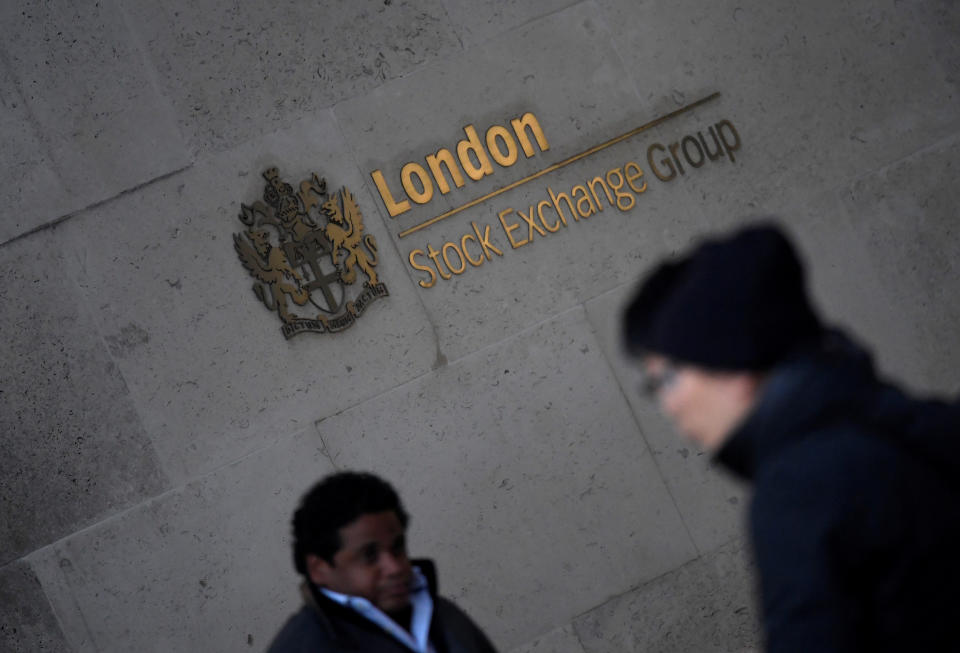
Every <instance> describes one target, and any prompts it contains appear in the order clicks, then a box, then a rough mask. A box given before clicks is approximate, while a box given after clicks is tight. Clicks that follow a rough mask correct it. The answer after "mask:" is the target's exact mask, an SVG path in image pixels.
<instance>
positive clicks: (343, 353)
mask: <svg viewBox="0 0 960 653" xmlns="http://www.w3.org/2000/svg"><path fill="white" fill-rule="evenodd" d="M324 118H325V119H324V120H321V119H320V117H318V118H316V119H313V120H311V121H308V122H305V123H301V124H298V125H296V126H294V127H292V128H291V129H289V130H286V131H283V132H278V133H276V134H272V135H270V136H267V137H264V138H262V139H259V140H257V141H252V142H250V143H248V144H246V145H244V146H243V147H240V148H237V149H235V150H231V151H229V152H225V153H222V154H219V155H216V156H214V157H211V158H209V159H204V160H201V161H198V163H197V164H196V165H195V166H193V167H192V168H191V169H190V170H189V171H186V172H184V173H182V174H180V175H177V176H176V177H173V178H170V179H167V180H164V181H162V182H159V183H156V184H153V185H151V186H150V187H149V188H145V189H143V190H142V191H141V192H139V193H137V194H133V195H129V196H126V197H123V198H120V199H118V200H117V201H116V202H111V203H110V204H109V205H107V206H104V207H101V208H100V209H99V210H97V211H96V212H93V213H91V214H89V215H84V216H82V217H81V218H80V219H77V220H74V221H71V222H70V223H69V224H67V225H65V226H64V227H63V229H62V231H61V230H58V234H59V236H58V238H59V240H60V241H61V242H62V245H63V247H65V248H66V249H67V250H68V251H70V252H71V257H70V269H71V272H72V274H73V275H75V276H76V278H77V279H78V282H79V284H80V286H81V288H82V290H83V292H84V296H85V297H86V298H87V300H88V301H89V302H90V304H91V305H92V306H93V307H95V309H96V312H95V319H96V321H97V323H98V325H99V327H100V329H101V330H102V331H103V333H104V334H105V340H106V342H107V343H108V345H109V346H110V348H111V352H112V354H113V355H114V357H115V359H116V362H117V366H118V367H119V368H120V370H121V371H122V372H123V374H124V376H125V378H126V379H127V382H128V384H129V386H130V391H131V393H132V395H133V396H134V399H135V402H136V404H137V408H138V410H139V412H140V415H141V417H142V419H143V422H144V425H145V427H146V429H147V431H148V433H149V434H150V436H151V438H152V439H153V441H154V444H155V446H156V449H157V451H158V454H159V456H160V460H161V462H162V464H163V467H164V469H165V470H166V471H167V473H168V474H169V475H170V476H171V478H173V479H174V480H175V481H178V482H183V481H184V480H187V479H190V478H193V477H195V476H197V475H201V474H203V473H204V472H206V471H208V470H212V469H215V468H217V467H219V466H221V465H224V464H227V463H229V462H231V461H233V460H236V459H237V458H240V457H242V456H243V455H245V454H247V453H249V452H251V451H254V450H256V449H257V448H260V447H262V446H265V445H267V444H269V443H270V442H272V441H273V440H274V439H275V438H277V437H281V436H283V435H286V434H289V433H292V432H296V431H297V430H299V429H301V428H303V426H305V425H307V424H311V423H312V422H313V421H314V420H316V419H318V418H320V417H323V416H324V415H327V414H330V413H333V412H335V411H337V410H342V409H343V408H344V407H347V406H350V405H353V404H355V403H359V402H361V401H363V400H364V399H367V398H369V397H372V396H374V395H376V394H377V393H379V392H383V391H384V390H386V389H388V388H391V387H394V386H395V385H397V384H399V383H402V382H404V381H407V380H409V379H411V378H413V377H415V376H417V375H419V374H422V373H424V372H426V371H428V370H430V369H431V367H432V366H433V365H434V364H435V362H436V359H437V353H436V344H435V341H434V336H433V330H432V328H431V326H430V324H429V322H428V321H427V318H426V317H425V316H424V314H423V310H422V308H421V306H420V305H419V300H418V298H417V296H416V295H415V293H414V289H413V288H412V287H411V284H410V282H409V280H408V279H407V278H405V275H404V273H403V271H402V270H401V269H400V267H399V265H398V262H397V260H396V255H395V253H394V251H393V250H392V248H391V247H390V239H389V236H388V235H386V234H384V233H383V229H382V225H381V224H380V221H379V218H378V217H377V213H376V211H374V210H372V208H371V207H370V206H369V202H367V201H365V200H364V198H365V197H367V191H366V189H365V188H364V180H363V178H362V177H361V176H360V175H359V173H358V172H357V171H356V169H355V168H354V167H352V166H351V165H350V161H351V157H350V155H349V152H348V151H347V150H346V149H345V145H344V144H343V142H342V140H341V139H340V137H339V134H338V132H337V130H336V127H335V126H334V125H333V123H332V121H331V120H330V116H329V114H327V115H326V116H324ZM278 162H280V164H281V165H282V169H281V171H280V173H281V176H282V177H283V178H284V179H285V180H287V181H288V182H290V183H292V184H295V185H297V186H298V187H299V182H300V180H301V179H305V178H309V177H310V175H311V173H313V172H316V173H317V174H318V175H320V176H325V177H326V179H327V181H328V184H329V188H330V190H331V191H333V190H334V189H338V188H340V187H341V186H347V187H349V188H350V189H351V191H352V192H353V193H354V195H355V196H356V197H357V198H358V202H359V203H360V208H361V211H362V213H363V214H364V216H365V217H364V228H365V233H366V234H373V235H375V236H376V238H377V241H378V242H379V243H380V245H379V249H380V253H379V258H380V262H379V264H378V265H377V267H376V270H377V273H378V275H379V276H380V279H381V280H382V281H383V282H384V283H385V284H386V285H387V287H388V289H389V292H390V296H389V297H386V298H383V299H379V300H377V301H375V302H373V303H372V304H370V305H369V307H368V308H367V310H366V312H365V313H364V314H363V315H362V316H361V318H360V319H359V320H358V321H357V323H356V324H355V325H353V326H352V327H350V328H349V329H348V330H346V331H343V332H340V333H323V334H316V333H304V334H300V335H296V336H294V337H293V338H292V339H290V340H285V339H284V337H283V335H282V334H281V332H280V327H281V320H280V318H279V316H278V314H277V312H276V311H270V310H268V309H267V308H266V307H265V306H264V305H263V304H262V303H261V302H260V300H259V299H257V297H256V296H255V294H254V292H253V290H252V287H253V284H254V278H253V277H252V276H251V275H250V273H249V272H248V271H247V270H246V269H245V268H244V267H243V265H242V264H241V262H240V259H239V258H238V256H237V253H236V251H235V250H234V242H233V235H234V234H239V233H241V231H242V229H243V228H244V226H243V224H242V223H241V222H240V220H239V219H238V218H237V216H238V214H239V213H240V204H241V203H248V204H249V203H252V202H253V201H255V200H257V199H259V198H260V197H261V196H262V193H263V188H264V186H265V185H266V183H267V182H266V181H265V180H264V179H263V177H261V172H262V171H263V170H264V169H266V168H267V167H269V166H272V165H277V164H278ZM130 216H136V219H130ZM359 276H360V278H361V279H363V278H364V277H363V275H362V274H361V275H359ZM360 283H361V282H359V281H358V282H355V283H354V286H356V287H359V286H360ZM354 291H355V292H359V290H356V289H354ZM315 312H317V313H318V312H319V311H315Z"/></svg>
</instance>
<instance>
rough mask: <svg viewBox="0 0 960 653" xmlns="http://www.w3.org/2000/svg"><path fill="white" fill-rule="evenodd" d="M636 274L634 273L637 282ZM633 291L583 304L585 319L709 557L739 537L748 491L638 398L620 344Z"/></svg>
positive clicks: (636, 373)
mask: <svg viewBox="0 0 960 653" xmlns="http://www.w3.org/2000/svg"><path fill="white" fill-rule="evenodd" d="M653 264H654V263H653V262H651V263H650V266H652V265H653ZM648 267H649V266H648ZM642 274H643V271H642V270H639V269H638V270H637V273H636V275H637V280H639V279H640V278H641V275H642ZM636 285H637V283H636V282H633V283H628V284H624V285H623V286H621V287H620V288H617V289H614V290H612V291H610V292H608V293H605V294H603V295H601V296H600V297H597V298H596V299H593V300H591V301H589V302H587V304H586V310H587V315H588V316H589V318H590V322H591V323H592V324H593V327H594V331H595V333H596V334H597V339H598V340H599V342H600V346H601V347H602V349H603V352H604V354H605V355H606V357H607V359H608V360H609V361H610V366H611V367H612V369H613V371H614V374H615V375H616V377H617V383H618V384H619V387H620V388H621V389H622V391H623V394H624V395H625V396H626V398H627V401H628V402H629V404H630V407H631V409H632V410H633V412H634V415H636V419H637V422H638V423H639V425H640V428H641V430H642V433H643V437H644V439H645V440H646V442H647V445H648V446H649V447H650V452H651V453H652V454H653V459H654V460H655V461H656V464H657V467H658V468H659V469H660V473H661V474H662V475H663V478H664V480H665V482H666V484H667V487H668V488H670V494H671V495H672V496H673V499H674V501H676V504H677V509H678V510H679V511H680V514H681V515H682V516H683V521H684V524H685V525H686V527H687V529H688V530H689V532H690V535H691V537H692V538H693V541H694V542H695V543H696V545H697V550H698V551H701V552H706V551H712V550H713V549H715V548H717V547H718V546H720V545H721V544H723V543H725V542H728V541H730V539H731V538H734V537H737V536H739V535H742V533H743V532H744V530H745V519H746V507H747V503H748V501H749V489H748V488H747V487H746V486H744V485H743V484H742V483H740V482H739V481H737V480H735V479H734V478H733V477H732V476H731V475H730V474H729V473H727V472H726V471H725V470H723V469H722V468H719V467H717V466H716V465H715V464H714V463H713V461H712V460H711V457H710V455H709V454H707V453H705V452H703V451H701V450H699V449H698V448H697V446H696V445H695V444H694V443H692V442H686V441H684V440H683V439H682V438H681V437H680V436H679V435H678V434H677V433H676V432H675V430H674V429H673V427H672V426H671V425H670V424H669V422H668V421H667V420H666V419H665V418H664V417H663V416H662V415H661V414H660V411H659V409H658V407H657V405H656V403H655V401H654V400H653V399H650V398H648V397H646V396H644V395H643V394H642V392H641V384H640V380H641V376H640V367H639V364H638V363H637V362H636V361H634V360H632V359H630V358H628V357H627V355H626V354H625V353H624V351H623V348H622V344H621V340H620V338H621V336H620V333H621V319H622V314H623V309H624V307H625V306H626V304H627V303H628V302H629V300H630V299H631V298H632V296H633V293H634V291H635V289H636Z"/></svg>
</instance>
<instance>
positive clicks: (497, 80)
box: [334, 3, 738, 361]
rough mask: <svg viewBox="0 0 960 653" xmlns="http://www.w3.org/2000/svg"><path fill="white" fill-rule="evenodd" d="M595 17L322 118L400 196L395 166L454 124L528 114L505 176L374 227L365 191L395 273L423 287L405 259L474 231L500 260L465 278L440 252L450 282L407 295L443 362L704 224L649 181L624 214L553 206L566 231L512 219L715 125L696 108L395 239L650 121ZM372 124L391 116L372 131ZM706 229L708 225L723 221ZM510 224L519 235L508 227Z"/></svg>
mask: <svg viewBox="0 0 960 653" xmlns="http://www.w3.org/2000/svg"><path fill="white" fill-rule="evenodd" d="M595 11H596V7H595V6H593V5H592V4H590V3H587V4H585V5H578V6H576V7H572V8H570V9H568V10H565V11H562V12H559V13H556V14H553V15H551V16H549V17H547V18H546V19H544V20H541V21H537V22H535V23H531V24H529V25H526V26H524V27H523V28H522V29H519V30H517V31H516V32H511V33H510V34H508V35H506V36H504V37H500V38H498V39H495V40H493V41H489V42H487V43H484V44H483V45H482V46H481V47H477V48H474V49H472V50H471V51H470V52H469V56H464V57H462V58H458V59H453V60H450V61H448V62H445V63H444V64H443V65H437V66H431V67H430V68H428V69H425V70H422V71H419V72H418V73H417V74H415V75H411V76H409V77H406V78H404V79H402V80H397V81H395V82H391V83H388V84H385V85H383V86H382V87H380V88H378V89H377V90H376V91H374V92H373V93H371V94H370V95H369V96H364V97H360V98H356V99H354V100H351V101H349V102H344V103H342V104H340V105H338V106H337V107H336V108H335V110H334V111H335V114H336V115H337V118H338V120H339V122H340V123H341V125H343V128H344V131H345V132H346V133H347V135H348V139H349V140H351V141H352V142H354V143H356V144H357V149H358V157H357V158H358V161H359V163H360V165H361V167H363V168H364V170H365V172H366V173H367V174H369V173H370V172H371V171H373V170H377V169H380V170H382V171H383V174H384V176H385V178H386V179H387V180H388V181H387V184H388V186H389V187H391V188H392V189H394V190H393V192H399V191H398V190H397V189H399V188H401V186H400V171H401V169H402V167H403V166H404V164H405V162H416V161H418V160H419V161H424V157H425V156H426V155H427V154H431V153H433V152H436V151H437V150H438V149H439V148H441V147H446V148H453V151H455V150H456V147H457V142H458V140H460V139H463V138H464V137H465V136H464V130H463V127H464V126H465V125H467V124H473V125H475V127H476V128H477V129H478V130H479V133H480V134H483V133H485V132H486V129H487V128H488V127H489V126H490V125H494V124H500V125H509V124H510V123H509V121H510V119H512V118H515V117H518V116H520V115H523V114H524V113H525V112H527V111H530V112H533V113H534V114H535V115H536V117H537V119H538V121H539V123H540V125H541V127H542V128H543V132H544V135H545V137H546V139H547V141H548V144H549V149H548V150H547V151H542V152H541V151H539V150H538V149H537V148H536V146H535V147H534V152H535V154H534V155H533V156H532V157H531V158H525V157H523V156H520V157H519V161H518V162H517V163H516V164H515V165H513V166H511V167H508V168H501V167H498V166H496V165H494V169H495V172H494V174H492V175H489V176H487V177H484V178H483V179H481V180H479V181H477V182H468V183H467V184H466V185H465V187H464V188H462V189H456V190H451V192H450V193H448V194H447V195H441V194H440V193H439V192H437V193H435V197H434V199H433V200H432V201H431V202H430V203H428V204H426V205H422V206H421V205H416V204H412V208H411V210H409V211H407V212H406V213H403V214H401V215H399V216H398V217H397V218H389V217H387V216H388V214H387V211H386V208H385V206H384V203H383V201H381V199H380V197H379V195H378V194H377V193H376V191H375V190H374V193H373V197H372V199H371V201H372V202H373V203H374V204H375V205H376V206H377V207H378V208H379V209H380V210H381V212H382V214H383V215H384V216H385V217H384V220H385V222H386V223H387V229H388V230H389V231H390V233H391V234H394V235H397V237H396V239H395V242H396V243H397V247H398V249H399V251H400V255H401V257H402V259H403V261H404V266H405V269H406V270H407V272H408V274H410V275H411V278H412V279H414V280H415V281H416V282H417V283H420V282H423V283H424V284H426V285H429V283H430V276H429V275H428V274H426V273H424V272H421V271H418V270H415V269H414V268H412V267H410V265H409V263H408V260H409V256H410V254H411V252H413V250H416V249H419V250H421V251H423V252H429V251H430V248H431V247H432V248H434V250H442V249H443V248H444V243H455V244H457V245H460V244H463V243H464V240H463V238H464V237H466V236H469V237H470V238H475V237H476V233H477V232H479V233H480V234H481V236H483V235H485V234H487V229H489V234H490V235H489V239H490V241H491V243H492V246H493V247H496V248H497V249H498V251H499V252H500V253H495V252H492V251H489V252H488V258H489V260H487V259H483V260H484V262H483V264H482V265H481V266H479V267H474V266H473V265H471V264H467V263H463V262H461V261H459V260H458V255H457V254H455V253H453V251H452V250H449V251H448V260H450V261H452V263H451V265H452V266H453V267H454V268H456V267H457V266H458V265H461V264H462V265H463V267H465V268H466V270H465V271H464V272H463V273H462V274H460V275H458V276H455V275H451V274H450V273H449V272H446V265H445V264H444V263H443V261H442V260H441V262H440V265H441V266H443V267H444V272H443V274H446V275H447V276H448V277H452V278H451V279H448V280H443V279H437V280H436V284H435V285H434V286H433V287H429V288H426V287H424V288H422V289H421V296H422V298H423V302H424V305H425V306H426V308H427V311H428V312H429V314H430V316H431V320H432V321H433V323H434V324H436V326H437V332H438V336H439V338H440V349H441V351H442V352H443V354H444V355H445V356H446V357H447V359H448V360H451V361H453V360H456V359H458V358H460V357H461V356H463V355H466V354H468V353H469V352H470V351H473V350H475V349H476V348H478V347H482V346H484V345H487V344H491V343H494V342H497V341H499V340H501V339H503V338H505V337H509V335H510V334H511V333H513V332H515V331H516V329H518V328H523V327H526V326H530V325H533V324H536V323H538V322H539V321H541V320H543V319H547V318H548V317H549V316H551V315H555V314H556V313H557V312H559V311H563V310H566V309H568V308H570V307H572V306H575V305H577V304H578V303H580V302H582V301H584V300H586V299H589V298H591V297H593V296H595V295H596V294H597V293H599V292H602V291H604V290H607V289H609V288H612V287H614V286H616V285H617V284H618V283H621V282H622V281H624V280H626V279H627V278H629V277H628V276H627V275H628V274H629V276H632V275H633V271H634V269H635V263H636V260H637V259H642V258H644V257H647V256H650V255H651V254H652V253H662V252H666V251H669V249H670V248H671V247H674V246H676V245H677V244H678V243H682V242H684V240H685V239H686V238H687V237H688V236H687V233H688V232H689V230H690V229H691V227H693V226H695V225H702V224H703V223H704V222H705V208H704V207H703V206H702V202H701V199H700V196H699V195H696V196H694V195H692V194H691V193H689V192H688V191H687V189H686V188H685V186H684V184H683V183H681V182H678V183H671V184H664V183H662V182H660V181H658V180H656V179H653V178H652V176H651V175H649V174H647V175H645V176H644V177H643V178H642V179H638V180H636V181H635V182H634V183H635V186H636V188H637V189H641V190H642V191H643V192H642V194H639V195H637V194H635V193H633V192H632V191H630V196H629V198H624V199H623V200H622V202H623V206H624V207H630V208H629V210H626V211H621V210H619V209H615V208H613V207H612V206H611V204H610V202H609V199H608V198H607V197H606V196H605V192H604V190H603V189H602V188H600V187H599V186H597V189H596V192H597V193H598V198H597V199H598V200H599V204H600V206H601V207H602V206H605V207H606V208H605V209H604V210H603V211H599V210H596V211H595V213H594V214H593V215H592V216H590V217H587V218H580V217H579V214H578V216H577V218H576V219H574V216H573V215H572V211H571V209H570V208H569V207H568V205H567V204H566V202H565V201H564V200H563V199H558V203H559V206H560V207H561V211H562V212H563V214H564V218H565V219H566V221H567V226H566V227H564V226H562V224H561V223H560V222H559V220H560V217H559V215H558V214H557V212H556V209H555V208H554V207H553V206H552V204H551V206H550V208H549V209H545V210H544V215H545V217H544V222H543V223H542V224H545V225H546V226H545V227H544V226H540V224H541V223H539V222H538V224H537V229H538V230H539V231H536V230H533V228H532V227H530V226H528V225H527V223H526V222H524V221H523V220H522V219H521V218H520V216H519V214H518V211H523V212H524V213H529V207H530V206H531V205H537V204H539V203H540V202H542V201H549V197H550V195H549V192H550V191H551V190H552V192H554V193H556V194H559V193H566V194H568V195H569V194H571V193H572V192H573V190H572V189H573V187H575V186H577V185H582V184H585V183H587V181H588V180H592V179H593V178H595V177H597V176H604V175H606V173H607V171H609V170H611V169H614V168H618V167H622V166H624V165H625V164H626V163H627V162H629V161H636V162H639V166H640V168H641V169H642V170H646V169H647V165H646V162H645V152H646V145H647V144H648V143H651V142H654V139H658V138H662V137H663V136H662V134H661V132H662V130H664V129H667V128H668V127H669V129H670V133H673V132H674V131H677V130H682V129H687V128H688V127H685V125H696V124H700V123H702V122H708V123H709V124H712V123H713V122H715V121H716V120H718V119H719V117H720V116H721V115H722V114H721V113H719V112H718V110H716V109H715V108H713V107H710V106H707V107H703V108H701V109H699V110H697V111H694V112H691V113H690V114H687V115H685V116H682V117H679V118H677V119H676V122H670V123H668V124H666V125H663V126H661V127H657V128H655V129H652V130H649V131H647V132H644V133H643V134H640V135H638V136H637V137H635V138H634V139H631V140H628V141H625V142H623V143H619V144H617V145H615V146H612V147H610V148H607V149H605V150H602V151H600V152H598V153H596V154H594V155H592V156H589V157H586V158H584V159H581V160H578V161H576V162H575V163H571V164H570V165H568V166H566V167H563V168H561V169H559V170H556V171H554V172H550V173H549V174H547V175H544V176H542V177H540V178H538V179H535V180H533V181H531V182H529V183H527V184H525V185H523V186H521V187H519V188H516V189H514V190H511V191H509V192H506V193H503V194H501V195H498V196H496V197H494V198H492V199H490V200H488V201H487V202H485V203H482V204H480V205H477V206H473V207H471V208H468V209H466V210H464V211H462V212H460V213H458V214H456V215H453V216H452V217H450V218H448V219H445V220H443V221H440V222H437V223H435V224H433V225H431V226H429V227H427V228H425V229H422V230H420V231H417V232H415V233H412V234H411V235H408V236H405V237H404V238H399V236H398V234H399V233H400V231H401V230H406V229H409V228H412V227H415V226H416V225H420V224H423V223H424V222H425V221H426V220H430V219H432V218H433V217H435V216H437V215H439V214H440V213H441V212H444V211H446V210H449V209H451V208H453V207H456V206H462V205H463V203H465V202H467V201H469V200H473V199H475V198H478V197H481V196H483V195H484V194H485V193H489V192H492V191H495V190H497V189H499V188H502V187H503V186H504V185H506V184H509V183H512V182H514V181H517V180H519V179H522V178H524V177H526V176H528V175H531V174H535V173H537V172H539V171H542V170H544V169H546V168H547V167H548V166H550V165H552V164H556V163H558V162H561V161H563V160H566V159H568V158H570V157H573V156H576V155H578V154H580V153H583V152H584V151H585V150H587V149H588V148H589V147H591V146H593V145H597V144H600V143H603V142H606V141H608V140H610V139H612V138H614V137H617V136H620V135H622V134H624V133H626V132H629V131H630V130H631V129H633V128H635V127H638V126H639V125H642V124H644V123H646V122H648V121H650V120H653V119H655V118H657V117H659V116H660V115H661V114H658V113H656V112H655V111H654V110H653V109H652V108H651V107H650V106H644V105H643V103H641V102H639V101H638V99H637V96H636V92H635V89H634V88H633V86H632V85H631V83H630V82H629V79H630V77H629V75H628V74H627V72H626V71H625V70H624V68H623V67H622V65H621V64H620V60H619V57H618V56H617V55H616V53H615V52H614V51H613V50H611V49H610V48H609V46H608V45H607V43H606V41H607V40H608V35H607V33H606V32H605V31H604V27H603V26H602V25H601V24H600V23H599V22H598V21H597V20H596V18H595V16H594V14H595ZM518 62H522V63H518ZM558 70H563V71H564V72H563V75H558V74H557V72H556V71H558ZM448 87H456V88H457V90H458V92H457V93H448V92H446V90H445V89H447V88H448ZM499 98H511V99H510V100H499ZM512 98H518V99H512ZM478 107H482V108H483V109H479V108H478ZM385 113H390V114H391V115H394V116H396V118H395V119H393V120H391V121H383V120H382V119H381V116H382V115H383V114H385ZM658 130H661V131H658ZM481 138H482V136H481ZM423 165H426V162H425V161H424V164H423ZM700 172H701V173H702V174H704V175H716V176H718V177H720V178H723V177H725V176H729V175H735V174H737V173H738V171H737V170H736V168H735V164H734V165H731V164H729V163H717V164H716V165H714V166H713V167H712V168H711V169H710V170H707V169H703V170H701V171H700ZM391 180H392V181H391ZM614 183H616V182H614ZM644 184H646V185H644ZM371 188H373V185H372V184H371ZM626 188H627V187H626V186H624V187H623V189H626ZM584 192H586V191H584ZM611 192H612V191H611ZM558 197H559V196H558ZM601 198H602V199H601ZM630 198H632V206H631V204H630ZM395 199H396V198H395ZM587 201H594V200H593V199H592V198H591V199H590V200H584V204H583V208H582V211H583V213H585V214H588V213H590V211H589V209H588V208H587V204H586V203H587ZM614 201H618V200H616V198H614ZM501 212H503V214H504V221H505V223H507V224H509V225H511V226H509V227H504V224H502V223H501V222H500V219H499V218H498V213H501ZM537 220H539V218H537ZM712 221H713V223H714V224H715V225H719V224H723V222H724V218H723V217H722V216H721V217H717V218H712ZM515 224H516V225H520V226H519V227H516V228H514V227H513V226H512V225H515ZM474 225H476V226H474ZM475 230H476V231H475ZM508 230H509V231H510V235H509V236H508V235H507V233H506V232H507V231H508ZM551 231H553V232H554V233H551ZM531 235H532V239H531V238H530V236H531ZM510 238H513V244H511V242H510V240H509V239H510ZM527 241H529V242H527ZM465 246H466V247H467V248H468V250H469V251H468V253H469V255H470V256H471V257H479V256H480V251H481V250H480V245H479V243H477V242H471V241H466V245H465ZM418 260H419V264H420V265H424V264H426V265H431V263H430V261H429V260H428V259H427V258H426V255H425V254H424V255H420V258H419V259H418ZM475 260H476V259H475ZM435 274H439V272H438V273H435Z"/></svg>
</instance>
